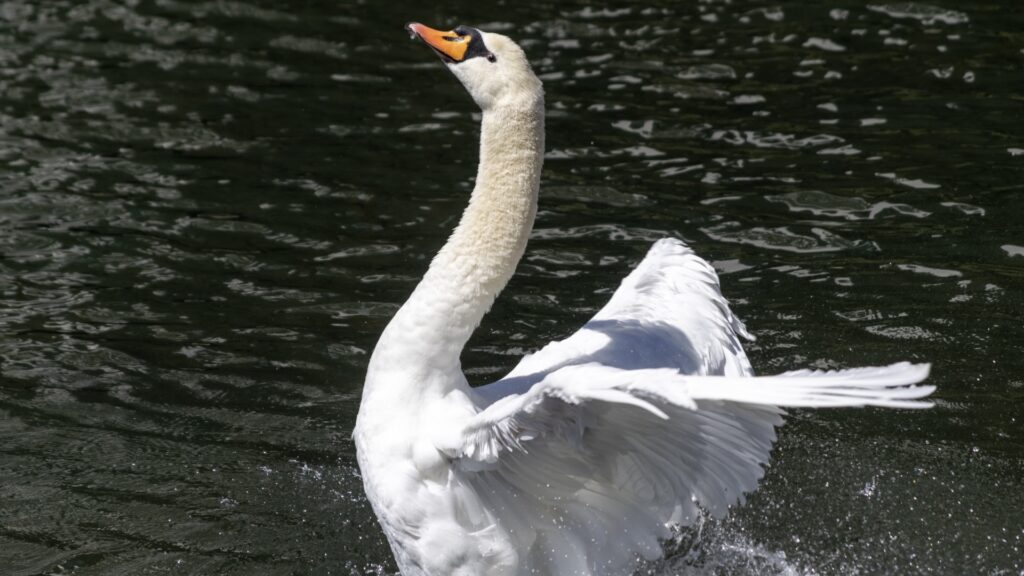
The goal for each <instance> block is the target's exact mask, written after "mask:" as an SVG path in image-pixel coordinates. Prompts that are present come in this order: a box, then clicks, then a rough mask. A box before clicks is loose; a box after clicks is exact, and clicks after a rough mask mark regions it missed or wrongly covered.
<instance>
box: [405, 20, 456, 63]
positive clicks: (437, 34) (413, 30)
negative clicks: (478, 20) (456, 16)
mask: <svg viewBox="0 0 1024 576" xmlns="http://www.w3.org/2000/svg"><path fill="white" fill-rule="evenodd" d="M405 29H406V30H408V31H409V35H410V36H412V37H413V38H417V37H418V38H420V39H421V40H423V41H424V42H426V43H427V46H430V47H431V48H433V49H434V51H435V52H437V54H438V55H439V56H440V57H441V59H442V60H444V61H445V62H462V61H463V60H465V59H466V50H467V49H468V48H469V41H470V39H471V36H469V35H465V36H460V35H458V34H456V33H455V31H448V32H442V31H440V30H434V29H433V28H431V27H429V26H424V25H423V24H420V23H419V22H412V23H409V24H406V25H405Z"/></svg>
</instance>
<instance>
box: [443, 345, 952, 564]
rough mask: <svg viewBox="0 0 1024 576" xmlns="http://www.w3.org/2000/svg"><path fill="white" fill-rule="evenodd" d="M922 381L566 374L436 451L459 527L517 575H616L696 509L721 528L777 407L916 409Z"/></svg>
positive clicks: (776, 418) (896, 371) (881, 376)
mask: <svg viewBox="0 0 1024 576" xmlns="http://www.w3.org/2000/svg"><path fill="white" fill-rule="evenodd" d="M927 374H928V366H927V365H912V364H908V363H901V364H894V365H892V366H887V367H882V368H858V369H853V370H841V371H833V372H814V371H800V372H791V373H786V374H782V375H779V376H762V377H747V376H687V375H683V374H680V373H679V372H678V371H676V370H674V369H671V368H656V369H641V370H623V369H618V368H610V367H607V366H602V365H600V364H585V365H571V366H566V367H564V368H560V369H558V370H555V371H553V372H551V373H550V374H548V375H547V376H546V377H545V378H544V379H543V380H541V381H540V382H538V383H537V384H535V385H534V386H532V387H531V388H530V389H529V390H527V391H525V392H523V393H522V394H513V395H510V396H506V397H504V398H502V399H500V400H498V401H496V402H494V403H493V404H491V405H490V406H489V407H487V408H486V409H484V410H483V411H481V412H479V413H478V414H477V415H476V416H475V417H473V418H471V419H470V420H469V421H468V422H467V423H466V424H465V425H464V426H463V427H462V429H461V431H460V432H459V433H458V434H457V435H455V437H454V442H449V443H445V444H438V445H437V448H439V449H440V450H441V451H442V452H443V453H444V454H445V455H446V456H447V458H448V459H450V462H451V463H452V465H453V468H454V470H455V475H454V476H453V477H452V480H451V483H452V484H453V485H465V486H471V487H472V489H471V490H470V491H469V492H468V493H471V494H472V495H473V498H472V499H478V500H477V501H478V502H479V503H480V505H479V506H477V507H476V509H477V510H482V511H483V512H479V513H477V514H469V513H465V514H463V516H464V517H466V518H470V517H474V516H475V517H477V518H479V520H478V522H479V529H481V530H482V529H484V528H485V527H487V526H501V528H502V529H504V530H505V537H507V538H510V539H513V540H515V541H516V542H517V545H516V548H517V549H518V550H520V551H521V552H523V553H524V554H525V557H523V558H521V559H520V560H521V562H523V564H522V566H526V567H528V568H529V569H530V570H534V571H537V572H539V573H544V574H577V575H586V576H591V575H606V574H608V575H611V574H622V573H628V572H629V571H630V570H631V566H632V565H633V562H634V560H635V558H636V557H637V555H640V556H642V557H645V558H648V559H654V558H657V557H658V556H660V554H661V546H660V542H659V541H660V540H661V539H664V538H667V537H668V536H669V535H670V532H669V526H671V525H673V524H684V525H685V524H688V523H689V522H690V521H692V520H693V519H694V517H695V516H696V515H697V514H698V506H699V507H702V508H704V509H706V510H708V511H709V512H710V513H711V514H713V515H714V516H717V517H721V516H723V515H724V514H725V513H726V511H727V510H728V508H729V506H731V505H732V504H735V503H736V502H738V501H740V502H741V501H742V499H743V494H744V493H745V492H749V491H751V490H753V489H754V488H756V486H757V481H758V480H759V479H760V478H761V476H762V474H763V469H762V465H763V463H765V462H767V461H768V457H769V452H770V450H771V446H772V443H773V441H774V440H775V426H777V425H778V424H780V423H781V422H782V418H781V407H786V406H794V407H802V406H814V407H831V406H885V407H894V408H923V407H927V406H930V404H929V403H927V402H923V401H921V400H919V399H920V398H921V397H923V396H926V395H928V394H930V393H931V392H932V390H933V389H934V388H933V387H931V386H912V385H913V384H915V383H917V382H919V381H920V380H922V379H924V378H925V377H926V376H927ZM469 500H471V498H465V499H464V501H469ZM524 573H525V572H524Z"/></svg>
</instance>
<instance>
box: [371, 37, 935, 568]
mask: <svg viewBox="0 0 1024 576" xmlns="http://www.w3.org/2000/svg"><path fill="white" fill-rule="evenodd" d="M409 29H410V31H411V32H412V33H413V34H414V35H415V36H418V37H419V38H421V39H423V40H424V41H425V42H426V43H427V44H428V45H429V46H430V47H431V48H433V49H434V50H435V51H436V52H437V53H438V55H439V56H441V58H442V60H444V61H445V63H446V64H447V66H448V68H449V69H450V70H452V72H454V73H455V75H456V77H457V78H458V79H459V80H460V81H461V82H462V83H463V85H465V86H466V88H467V90H468V91H469V93H470V94H471V95H472V97H473V99H474V100H475V101H476V103H477V104H478V105H479V106H480V108H481V110H482V111H483V117H482V121H481V122H482V125H481V141H480V165H479V171H478V174H477V178H476V185H475V188H474V190H473V193H472V195H471V198H470V202H469V206H468V207H467V208H466V210H465V212H464V214H463V216H462V219H461V221H460V222H459V224H458V226H457V227H456V229H455V231H454V232H453V234H452V236H451V237H450V238H449V240H448V242H447V243H446V244H445V246H444V247H443V248H442V249H441V251H440V252H439V253H438V254H437V256H436V257H435V258H434V260H433V262H432V263H431V265H430V268H429V270H428V271H427V273H426V274H425V276H424V277H423V279H422V281H421V282H420V283H419V285H418V286H417V287H416V289H415V290H414V291H413V293H412V295H411V296H410V297H409V299H408V301H407V302H406V303H405V304H404V305H403V306H402V307H401V309H400V310H399V311H398V312H397V313H396V314H395V317H394V318H393V319H392V321H391V322H390V323H389V324H388V326H387V328H386V329H385V330H384V332H383V334H382V335H381V338H380V341H379V342H378V344H377V346H376V348H375V349H374V352H373V355H372V357H371V358H370V362H369V366H368V368H367V374H366V380H365V384H364V389H363V398H362V403H361V406H360V410H359V415H358V419H357V422H356V427H355V430H354V432H353V438H354V440H355V443H356V448H357V454H358V460H359V466H360V470H361V473H362V478H363V484H364V487H365V490H366V494H367V497H368V499H369V501H370V503H371V505H372V506H373V509H374V512H375V513H376V514H377V516H378V519H379V521H380V524H381V526H382V528H383V530H384V533H385V534H386V536H387V538H388V541H389V543H390V545H391V548H392V551H393V552H394V555H395V560H396V562H397V563H398V566H399V568H400V570H401V572H402V574H403V575H405V576H521V575H527V574H540V575H551V576H555V575H557V576H569V575H571V576H618V575H625V574H630V573H631V572H632V571H633V570H634V568H635V567H636V565H637V562H638V560H639V559H656V558H658V557H660V556H661V554H662V547H661V541H662V540H664V539H665V538H667V537H669V536H670V535H671V528H672V527H673V526H678V525H686V524H688V523H690V522H692V521H693V520H694V519H695V518H696V517H697V515H698V514H699V512H700V508H703V509H704V510H707V511H708V512H709V513H710V514H712V515H714V516H718V517H721V516H723V515H724V514H726V512H727V510H728V508H729V507H730V506H731V505H733V504H736V503H742V501H743V498H744V493H745V492H749V491H751V490H754V489H755V488H756V487H757V482H758V480H759V479H760V478H761V476H762V475H763V469H762V464H763V463H765V462H767V461H768V457H769V452H770V450H771V446H772V443H773V442H774V440H775V428H776V427H777V426H779V425H781V424H782V421H783V408H784V407H826V406H884V407H902V408H920V407H927V406H929V405H930V404H928V403H927V402H924V401H921V400H920V398H922V397H924V396H927V395H928V394H930V393H931V392H932V390H933V389H934V388H933V387H931V386H914V384H916V383H917V382H919V381H921V380H923V379H924V378H925V377H926V376H927V374H928V366H927V365H912V364H908V363H899V364H893V365H891V366H887V367H881V368H859V369H852V370H841V371H829V372H820V371H806V370H804V371H797V372H788V373H786V374H782V375H778V376H768V377H755V376H754V375H753V371H752V369H751V366H750V362H749V361H748V360H747V357H746V354H745V353H744V352H743V347H742V345H741V339H744V338H750V335H749V334H748V333H747V331H746V329H745V328H744V326H743V324H742V322H740V320H739V319H738V318H736V316H735V315H733V313H732V312H731V310H730V309H729V305H728V302H727V301H726V300H725V298H724V297H723V296H722V294H721V292H720V289H719V283H718V278H717V275H716V274H715V272H714V270H713V269H712V268H711V266H710V265H708V264H707V262H705V261H704V260H702V259H701V258H700V257H698V256H697V255H696V254H694V252H693V251H692V250H690V248H688V247H687V246H686V245H685V244H683V243H682V242H680V241H678V240H674V239H663V240H660V241H658V242H656V243H655V244H654V246H653V247H652V248H651V249H650V252H649V253H648V254H647V256H646V257H645V258H644V259H643V261H642V262H640V264H639V265H638V266H637V268H636V269H635V270H634V271H633V272H632V273H631V274H630V275H629V276H628V277H627V278H626V279H625V280H624V281H623V282H622V285H621V286H620V287H619V288H618V290H617V291H616V292H615V293H614V295H613V296H612V297H611V300H610V301H609V302H608V303H607V304H606V305H605V306H604V307H603V308H602V309H601V310H600V311H599V312H598V313H597V314H596V315H595V316H594V317H593V318H592V319H591V320H590V321H589V322H587V323H586V324H585V325H584V326H583V328H582V329H581V330H579V331H578V332H576V333H575V334H573V335H572V336H570V337H568V338H566V339H565V340H562V341H560V342H555V343H552V344H549V345H547V346H546V347H544V348H543V349H541V350H539V351H538V352H536V353H534V354H531V355H528V356H526V357H525V358H523V359H522V361H521V362H520V363H519V365H518V366H516V367H515V368H514V369H513V370H512V371H511V372H510V373H509V374H508V375H507V376H506V377H504V378H502V379H501V380H498V381H497V382H494V383H492V384H489V385H486V386H483V387H479V388H471V387H470V386H469V385H468V383H467V381H466V378H465V376H464V375H463V373H462V370H461V365H460V362H459V356H460V354H461V352H462V349H463V347H464V346H465V344H466V341H467V340H468V339H469V337H470V335H471V334H472V332H473V330H474V329H475V328H476V327H477V325H478V324H479V322H480V320H481V319H482V317H483V315H484V314H485V313H486V312H487V310H488V309H489V308H490V307H491V304H492V303H493V302H494V299H495V297H496V296H497V295H498V293H499V292H500V291H501V289H502V288H503V287H504V286H505V284H506V282H507V281H508V280H509V278H510V277H511V275H512V273H513V271H514V270H515V266H516V264H517V262H518V261H519V259H520V257H521V256H522V254H523V251H524V249H525V246H526V241H527V238H528V236H529V233H530V230H531V228H532V225H533V220H534V217H535V214H536V207H537V194H538V189H539V180H540V172H541V165H542V162H543V152H544V103H543V90H542V87H541V83H540V81H539V80H538V79H537V77H536V76H535V75H534V74H533V72H532V71H531V69H530V66H529V64H528V62H527V60H526V57H525V55H524V54H523V52H522V50H521V49H520V48H519V47H518V46H517V45H516V44H515V43H514V42H512V41H511V40H510V39H508V38H506V37H504V36H501V35H498V34H491V33H487V32H482V31H479V30H475V29H472V28H466V27H459V28H456V29H455V30H453V31H450V32H440V31H437V30H432V29H430V28H427V27H425V26H422V25H420V24H411V25H409Z"/></svg>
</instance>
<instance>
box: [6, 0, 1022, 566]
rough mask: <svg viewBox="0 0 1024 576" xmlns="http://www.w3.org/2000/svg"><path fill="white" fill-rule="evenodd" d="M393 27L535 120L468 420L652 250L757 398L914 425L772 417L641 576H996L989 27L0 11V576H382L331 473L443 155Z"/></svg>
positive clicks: (997, 239) (452, 182)
mask: <svg viewBox="0 0 1024 576" xmlns="http://www.w3.org/2000/svg"><path fill="white" fill-rule="evenodd" d="M485 4H486V6H485ZM409 20H418V21H422V22H424V23H427V24H429V25H432V26H436V27H448V26H454V25H455V24H458V23H465V24H470V25H477V26H479V27H481V28H483V29H485V30H489V31H497V32H503V33H505V34H508V35H510V36H512V37H513V38H515V39H517V40H518V41H520V42H521V44H522V45H523V46H524V47H525V49H526V51H527V53H528V54H529V56H530V58H531V60H532V61H533V63H534V66H535V69H536V71H537V72H538V74H539V75H541V78H542V79H543V80H544V82H545V86H546V91H547V106H548V114H549V116H548V140H547V142H548V151H547V161H546V165H545V170H544V175H543V184H542V192H541V202H540V214H539V217H538V221H537V229H536V231H535V233H534V236H533V239H532V240H531V243H530V246H529V248H528V252H527V255H526V258H525V259H524V261H523V263H522V264H521V266H520V268H519V270H518V273H517V275H516V277H515V278H514V279H513V280H512V282H511V284H510V285H509V287H508V289H507V290H506V292H505V293H504V294H503V296H502V297H501V298H500V299H499V301H498V303H497V305H496V306H495V308H494V310H493V312H492V313H491V314H490V315H489V316H488V317H487V318H486V319H485V321H484V324H483V326H482V328H481V330H480V331H479V332H478V333H477V334H476V336H474V338H473V340H472V341H471V343H470V347H469V349H468V350H467V351H466V353H465V355H464V359H463V360H464V366H465V368H466V370H467V371H468V373H469V377H470V379H471V381H473V382H477V383H484V382H487V381H489V380H491V379H495V378H497V377H499V376H500V375H502V374H503V373H504V371H506V370H508V369H509V368H511V366H513V365H514V363H515V362H516V361H517V358H518V357H519V356H520V355H521V354H522V353H524V352H526V351H530V350H533V349H536V348H538V347H540V346H541V345H543V344H544V343H546V342H548V341H549V340H552V339H558V338H561V337H564V336H565V335H567V334H569V333H571V332H572V331H573V330H575V329H576V327H577V326H579V325H580V324H582V323H583V322H584V321H585V319H587V318H588V317H589V316H590V315H591V314H592V313H594V312H595V311H596V310H597V309H598V308H599V307H600V306H601V305H602V304H603V303H604V301H605V300H606V299H607V298H608V296H609V294H610V292H611V291H612V290H613V289H614V288H615V287H616V286H617V285H618V282H619V280H620V279H621V278H622V277H623V276H624V275H625V274H626V273H627V272H628V271H629V270H630V269H631V267H632V266H633V265H634V264H635V263H636V262H637V261H638V260H639V259H640V258H641V257H642V256H643V254H644V253H645V251H646V249H647V248H648V246H649V245H650V244H651V242H652V241H654V240H655V239H657V238H660V237H663V236H669V235H671V236H676V237H680V238H683V239H685V240H686V241H687V242H689V243H690V244H691V245H692V246H693V247H694V248H695V249H696V250H697V251H698V253H700V254H701V255H703V256H704V257H705V258H707V259H708V260H709V261H711V262H713V263H714V265H715V266H716V268H718V270H719V272H720V274H721V280H722V285H723V291H724V292H725V293H726V295H727V296H728V297H729V298H730V299H731V301H732V302H733V304H734V309H735V310H736V312H737V313H738V314H739V315H740V316H741V317H742V318H744V320H745V321H746V323H747V326H748V327H749V328H750V329H751V331H752V332H753V333H754V334H755V335H756V336H757V338H758V340H757V342H756V343H752V344H751V345H750V346H749V347H748V352H749V354H750V356H751V360H752V362H753V364H754V366H755V369H756V370H757V371H759V372H761V373H773V372H780V371H784V370H789V369H795V368H802V367H817V368H839V367H850V366H857V365H864V364H868V365H870V364H882V363H889V362H893V361H897V360H914V361H929V362H932V363H933V376H932V377H931V379H930V383H932V384H935V385H937V386H938V387H939V390H938V392H937V393H936V394H935V401H936V404H937V405H936V407H935V408H934V409H933V410H930V411H923V412H907V411H889V410H829V411H807V410H798V411H794V412H793V413H792V416H791V418H790V420H789V424H788V425H787V426H786V427H785V428H783V429H782V431H781V437H780V441H779V443H778V445H777V448H776V450H775V451H774V453H773V461H772V463H771V465H770V467H769V468H768V472H767V475H766V477H765V479H764V480H763V482H762V486H761V489H760V490H759V491H758V492H757V493H756V494H754V495H753V496H752V497H751V498H750V499H749V502H748V504H747V505H746V506H744V507H742V508H739V509H737V510H736V511H735V512H734V513H733V514H731V515H730V516H729V517H728V518H727V519H726V520H724V521H721V522H713V521H708V522H706V523H704V524H703V525H702V526H701V528H700V530H699V531H697V530H691V531H688V532H687V533H685V534H684V535H683V536H682V537H681V539H680V542H678V543H677V544H676V545H675V546H674V551H673V553H672V555H671V558H670V559H669V560H668V561H667V562H666V563H664V564H663V565H659V566H652V567H650V568H649V573H651V574H659V575H668V574H687V573H699V574H703V573H707V574H1022V573H1024V431H1022V430H1024V358H1022V354H1021V343H1022V342H1024V326H1022V321H1021V320H1022V315H1024V314H1022V310H1024V96H1022V94H1024V32H1022V31H1024V11H1022V10H1020V7H1019V1H1018V0H1001V1H987V2H971V3H962V2H951V1H944V2H942V4H941V5H940V4H939V3H935V4H921V3H888V4H887V3H884V2H881V1H879V2H877V3H872V2H868V3H863V2H852V1H837V2H830V3H829V6H817V5H816V3H811V2H781V3H766V2H761V1H756V0H734V1H732V2H716V1H701V2H685V3H684V2H667V1H662V2H658V1H654V0H648V1H645V2H626V1H624V2H618V3H614V4H608V5H597V4H591V3H588V2H582V1H571V2H559V3H539V2H511V1H508V2H496V3H475V4H474V3H465V2H463V3H458V4H456V3H441V4H437V3H431V4H427V3H423V2H406V1H397V2H387V3H383V2H378V3H373V4H371V3H369V2H331V3H327V2H309V1H300V0H286V1H281V0H278V1H273V2H272V1H270V0H261V1H258V2H257V1H255V0H247V1H244V2H243V1H229V0H223V1H220V0H213V1H206V2H202V1H185V0H48V1H47V2H35V1H30V0H6V1H3V2H0V328H2V329H0V574H4V575H11V576H14V575H17V576H28V575H37V574H39V575H42V574H90V575H92V574H96V575H140V574H211V575H213V574H216V575H231V574H238V575H242V574H245V575H249V574H261V575H265V574H266V575H273V574H282V575H284V574H288V575H291V574H318V575H319V574H341V575H346V576H350V575H370V574H391V573H394V570H395V569H394V565H393V563H392V561H391V559H390V553H389V551H388V550H387V546H386V543H385V542H384V540H383V537H382V535H381V533H380V531H379V528H378V527H377V524H376V521H375V520H374V518H373V515H372V513H371V511H370V509H369V506H368V505H367V503H366V501H365V499H364V497H363V494H362V488H361V485H360V480H359V477H358V473H357V467H356V463H355V455H354V449H353V445H352V442H351V440H350V437H349V436H350V433H351V430H352V426H353V423H354V421H355V415H356V410H357V407H358V402H359V397H360V388H361V385H362V377H363V371H364V369H365V365H366V362H367V359H368V355H369V353H370V351H371V350H372V348H373V345H374V343H375V341H376V338H377V336H378V334H379V333H380V331H381V330H382V329H383V327H384V325H385V324H386V323H387V321H388V319H389V317H390V315H391V314H392V313H393V312H394V311H395V310H396V309H397V307H398V306H399V305H400V303H401V302H402V301H403V300H404V299H405V297H406V296H407V295H408V294H409V292H410V290H411V289H412V288H413V286H414V285H415V283H416V281H417V280H418V278H419V276H420V274H422V272H423V271H424V270H425V268H426V266H427V264H428V262H429V259H430V258H431V256H432V254H433V253H434V251H436V250H437V249H438V248H439V247H440V245H441V243H442V242H443V240H444V238H445V237H446V235H447V233H448V231H449V230H450V229H451V228H452V226H453V225H454V223H455V221H456V219H457V217H458V215H459V213H460V211H461V209H462V207H463V205H464V203H465V202H466V199H467V197H468V193H469V191H470V190H471V188H472V185H473V182H472V177H473V175H474V172H475V164H476V137H477V116H475V112H476V110H475V108H474V105H473V104H472V102H471V100H470V99H469V97H468V96H467V95H466V94H465V93H464V91H463V89H462V88H461V86H459V85H458V83H457V82H456V81H455V79H454V78H453V77H451V75H450V74H449V73H448V72H447V71H445V70H444V68H443V66H441V64H440V63H439V62H438V60H437V58H436V57H434V55H433V54H431V53H430V51H429V50H428V49H426V48H425V47H424V46H422V45H419V44H417V43H414V42H411V41H410V40H409V39H408V37H407V35H406V33H405V31H404V30H403V28H402V25H403V24H404V23H405V22H406V21H409Z"/></svg>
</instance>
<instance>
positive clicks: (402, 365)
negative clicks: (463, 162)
mask: <svg viewBox="0 0 1024 576" xmlns="http://www.w3.org/2000/svg"><path fill="white" fill-rule="evenodd" d="M543 160H544V98H543V94H542V93H541V92H540V91H539V90H538V91H537V92H536V93H535V94H534V93H531V94H529V95H528V97H524V98H517V99H514V100H510V101H507V102H502V103H500V104H497V105H495V106H494V107H491V108H490V109H488V110H485V111H484V113H483V122H482V125H481V131H480V166H479V169H478V171H477V177H476V187H475V188H474V189H473V194H472V195H471V197H470V201H469V206H468V207H467V208H466V210H465V212H463V214H462V220H460V222H459V225H458V226H457V227H456V228H455V231H454V232H453V233H452V235H451V237H450V238H449V239H448V242H447V243H446V244H445V245H444V247H443V248H442V249H441V251H440V252H439V253H438V254H437V256H436V257H435V258H434V260H433V262H432V263H431V265H430V269H429V270H428V271H427V273H426V275H425V276H424V277H423V280H422V281H420V283H419V285H418V286H417V287H416V290H415V291H414V292H413V294H412V296H410V298H409V300H408V301H406V303H405V305H403V306H402V308H401V309H400V310H399V311H398V313H397V314H396V315H395V317H394V318H393V319H392V320H391V323H390V324H388V327H387V328H386V329H385V330H384V333H383V334H382V335H381V338H380V341H379V342H378V343H377V347H376V348H375V349H374V353H373V357H372V358H371V359H370V367H369V368H370V369H369V372H368V378H367V383H368V384H369V383H370V382H372V381H375V380H377V379H378V378H380V376H379V375H380V374H381V373H395V372H396V371H397V372H400V373H401V378H402V379H412V380H415V381H416V382H415V386H417V387H418V388H419V389H421V390H423V391H428V390H432V391H434V392H440V393H443V392H444V391H445V390H444V389H445V388H450V387H451V386H453V385H454V383H453V382H452V377H453V375H457V378H459V379H461V378H462V376H461V364H460V362H459V356H460V355H461V353H462V349H463V347H464V346H465V345H466V341H468V340H469V337H470V336H471V335H472V333H473V331H474V330H475V329H476V327H477V325H478V324H479V323H480V320H481V319H482V318H483V316H484V314H486V313H487V311H488V310H489V309H490V308H491V304H493V303H494V299H495V297H497V295H498V293H499V292H501V290H502V288H504V287H505V284H506V283H507V282H508V280H509V278H511V276H512V273H513V272H514V271H515V267H516V264H517V263H518V262H519V259H520V258H521V257H522V255H523V250H524V249H525V248H526V241H527V239H528V237H529V235H530V230H531V229H532V228H533V220H534V217H535V216H536V213H537V192H538V189H539V186H540V172H541V166H542V163H543ZM374 376H378V378H375V377H374ZM380 379H384V378H380ZM410 383H412V382H410ZM439 388H440V390H439Z"/></svg>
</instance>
